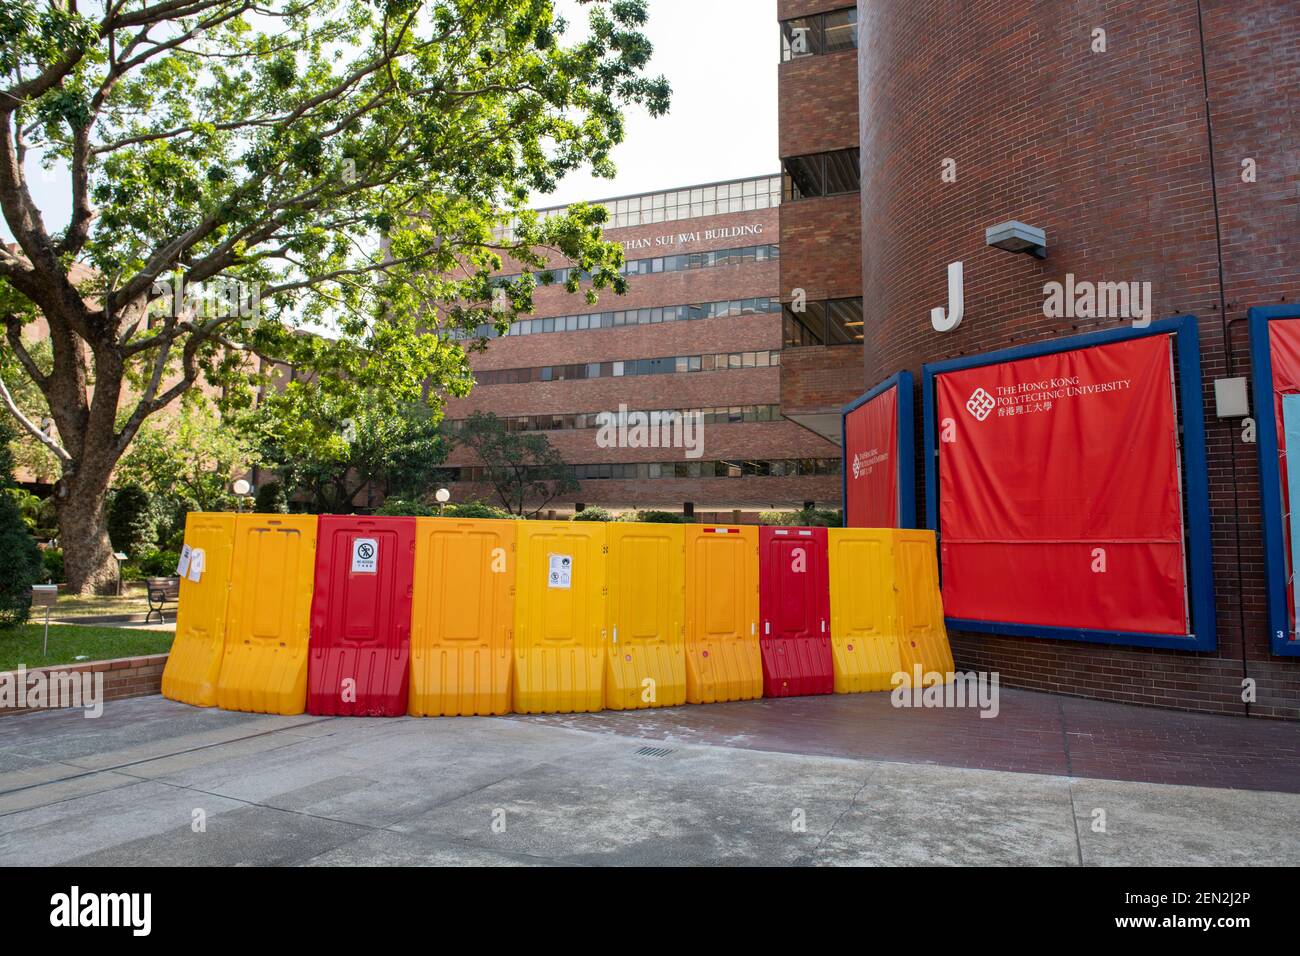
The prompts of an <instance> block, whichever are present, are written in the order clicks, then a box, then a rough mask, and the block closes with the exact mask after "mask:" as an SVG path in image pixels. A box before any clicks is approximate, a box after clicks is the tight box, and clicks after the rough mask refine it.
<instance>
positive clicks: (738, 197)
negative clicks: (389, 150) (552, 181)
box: [446, 176, 840, 521]
mask: <svg viewBox="0 0 1300 956" xmlns="http://www.w3.org/2000/svg"><path fill="white" fill-rule="evenodd" d="M603 202H604V204H605V205H606V206H607V207H608V208H609V211H610V214H611V218H610V221H609V225H608V227H607V228H606V230H605V236H606V238H607V239H610V240H613V241H617V242H621V243H622V244H623V247H624V250H625V255H626V260H627V263H626V267H625V271H626V273H627V274H628V276H629V278H630V285H631V288H630V290H629V291H628V293H627V294H626V295H623V296H616V295H613V294H612V293H606V294H604V295H602V296H601V300H600V302H599V303H597V304H596V305H595V306H588V305H587V304H586V303H585V302H584V301H583V300H582V299H580V298H579V297H577V296H574V295H571V294H569V293H567V292H566V291H565V290H564V289H563V288H562V287H561V286H559V285H558V284H557V285H552V286H548V287H542V288H539V289H538V290H537V292H536V294H535V296H534V305H535V310H534V312H533V313H532V314H531V315H529V316H522V317H520V318H519V320H518V321H516V322H515V324H514V325H513V327H512V328H511V331H510V334H509V335H507V336H504V337H499V338H494V339H492V341H490V342H489V343H488V346H487V349H486V351H484V352H481V353H476V354H475V355H473V356H472V359H471V360H472V363H473V366H474V370H475V377H476V380H477V384H476V385H475V387H474V390H473V391H472V392H471V393H470V395H468V396H466V397H465V398H458V399H451V400H449V401H448V403H447V408H446V420H447V421H448V423H449V427H450V428H451V429H453V430H454V429H455V428H456V427H457V426H458V423H459V422H461V421H463V420H464V419H465V418H466V417H467V416H469V415H470V414H472V413H474V412H475V411H480V410H481V411H490V412H493V413H495V414H496V415H497V416H498V417H500V418H502V419H505V420H506V422H507V425H508V427H511V428H516V429H520V430H533V431H544V432H545V433H546V435H547V438H548V439H549V441H550V442H551V444H552V445H553V446H554V447H555V448H556V449H557V450H558V451H559V453H560V454H561V456H562V457H563V458H564V460H565V462H566V463H568V464H569V466H570V467H572V468H573V470H574V476H575V477H576V478H577V479H578V482H579V490H578V491H577V492H575V493H573V494H572V495H566V496H565V497H564V498H563V499H557V500H555V501H553V502H550V503H548V505H547V510H548V511H551V510H553V511H554V512H555V513H556V514H557V515H564V514H571V513H572V512H573V511H574V510H576V509H577V508H578V507H579V506H584V507H585V506H587V505H599V506H602V507H606V508H610V509H615V510H632V509H658V510H667V511H683V510H686V511H692V512H694V513H695V514H696V515H699V516H701V517H710V516H717V517H718V518H725V519H727V520H741V521H753V520H756V518H757V514H758V512H759V511H764V510H784V509H790V508H798V507H800V506H801V505H803V504H804V503H806V502H814V503H816V504H817V505H818V506H826V507H836V506H838V502H839V497H840V485H839V483H840V479H839V472H840V466H839V449H838V447H837V445H836V444H834V443H833V442H830V441H827V440H826V439H824V438H822V437H820V436H819V435H817V434H815V433H813V432H811V431H809V430H808V429H806V428H804V427H801V426H800V425H799V424H796V423H795V422H792V421H789V420H787V419H784V418H783V417H782V416H781V415H780V413H779V410H778V409H779V405H780V387H781V386H780V374H781V372H780V361H781V341H782V335H781V328H782V322H781V306H780V300H779V294H778V290H779V289H780V285H781V280H780V267H781V262H782V258H781V249H780V242H779V241H778V236H779V227H778V211H779V206H780V180H779V179H778V178H777V177H774V176H764V177H760V178H757V179H746V180H739V181H735V182H727V183H714V184H710V185H705V186H692V187H688V188H682V189H676V190H670V191H667V192H659V193H649V194H644V195H637V196H627V197H622V198H618V199H610V200H604V201H603ZM507 268H508V267H507ZM649 412H659V413H664V412H678V413H683V414H694V415H696V416H698V417H696V418H695V421H696V422H698V423H699V433H698V435H696V434H695V433H694V432H693V431H688V430H682V431H681V432H680V437H681V438H682V442H681V443H680V444H678V445H677V446H676V447H663V446H662V444H661V445H660V446H659V447H655V446H653V445H651V446H648V447H633V446H634V445H639V444H640V443H639V442H638V441H637V439H636V438H635V437H632V433H631V431H628V432H626V433H625V436H624V437H625V439H626V440H624V441H622V442H616V443H615V444H613V445H610V444H609V442H608V441H607V440H605V439H604V438H602V430H601V428H600V427H599V426H600V425H601V424H602V423H604V422H608V421H612V422H614V423H617V422H618V421H619V420H620V419H619V418H618V417H617V416H619V415H620V414H621V413H625V414H626V416H627V418H626V420H627V422H628V424H629V425H631V426H633V427H635V426H636V424H637V419H636V418H633V417H632V416H633V415H635V413H649ZM602 415H611V416H614V418H613V419H602V418H599V417H598V416H602ZM683 422H684V423H685V419H683ZM607 437H608V434H607ZM688 443H689V447H686V446H687V444H688ZM448 465H449V466H450V467H452V468H455V469H457V476H458V478H459V480H457V481H456V482H455V483H454V484H453V485H452V486H451V488H450V490H451V492H452V500H455V501H464V500H473V499H478V500H482V501H487V502H491V501H493V492H492V489H491V488H490V487H489V486H488V485H487V484H485V483H484V482H483V481H482V480H481V478H482V476H481V471H480V470H479V467H478V463H477V462H476V460H475V459H474V457H473V455H472V453H471V452H470V451H469V450H468V449H465V448H458V449H456V450H455V451H454V452H453V453H452V456H451V457H450V459H449V460H448Z"/></svg>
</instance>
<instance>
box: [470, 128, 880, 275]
mask: <svg viewBox="0 0 1300 956" xmlns="http://www.w3.org/2000/svg"><path fill="white" fill-rule="evenodd" d="M855 152H856V150H855ZM780 255H781V252H780V247H778V246H775V245H762V246H739V247H737V248H735V249H714V250H713V251H711V252H685V253H681V254H680V255H675V256H655V257H654V258H652V259H627V260H625V261H624V263H623V268H622V270H621V271H622V273H623V274H624V275H632V276H645V275H653V274H656V273H659V272H684V271H686V270H689V269H710V268H712V267H713V266H732V265H738V264H739V263H742V262H766V261H767V260H769V259H777V258H780ZM545 271H546V272H547V273H549V274H550V276H551V278H552V281H553V282H556V283H562V282H566V281H568V278H569V274H570V273H571V272H577V274H578V281H579V282H586V281H588V280H590V279H591V273H589V272H586V271H584V270H581V269H576V268H572V267H569V266H564V267H562V268H558V269H549V270H545ZM522 274H523V273H520V272H516V273H513V274H511V275H503V276H495V277H493V280H492V281H493V282H494V283H498V284H500V283H505V282H513V281H514V280H515V279H518V278H519V277H520V276H521V275H522ZM542 274H543V273H542V272H538V273H537V275H542Z"/></svg>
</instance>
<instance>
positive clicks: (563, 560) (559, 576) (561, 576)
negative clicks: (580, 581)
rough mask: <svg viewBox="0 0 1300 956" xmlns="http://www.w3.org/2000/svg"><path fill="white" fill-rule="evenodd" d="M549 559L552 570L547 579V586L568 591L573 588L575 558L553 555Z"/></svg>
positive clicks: (566, 555)
mask: <svg viewBox="0 0 1300 956" xmlns="http://www.w3.org/2000/svg"><path fill="white" fill-rule="evenodd" d="M549 557H550V570H549V573H548V575H547V578H546V586H547V587H552V588H564V589H566V590H568V589H569V588H571V587H572V586H573V556H572V555H569V554H552V555H549Z"/></svg>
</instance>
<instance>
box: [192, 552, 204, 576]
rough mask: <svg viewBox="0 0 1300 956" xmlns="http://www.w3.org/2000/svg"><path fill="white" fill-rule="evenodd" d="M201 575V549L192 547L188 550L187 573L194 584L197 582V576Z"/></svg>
mask: <svg viewBox="0 0 1300 956" xmlns="http://www.w3.org/2000/svg"><path fill="white" fill-rule="evenodd" d="M202 575H203V549H202V548H193V549H192V550H191V551H190V573H189V577H190V580H191V581H193V582H194V583H195V584H197V583H198V581H199V578H200V577H202Z"/></svg>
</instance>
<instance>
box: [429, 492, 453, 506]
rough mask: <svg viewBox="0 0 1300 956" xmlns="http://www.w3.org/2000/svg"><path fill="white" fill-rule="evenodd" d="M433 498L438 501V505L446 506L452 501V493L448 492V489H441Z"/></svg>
mask: <svg viewBox="0 0 1300 956" xmlns="http://www.w3.org/2000/svg"><path fill="white" fill-rule="evenodd" d="M433 497H434V498H436V499H437V500H438V504H440V505H445V504H446V503H447V502H448V501H450V500H451V492H450V491H448V490H447V489H446V488H439V489H438V490H437V491H435V492H434V493H433Z"/></svg>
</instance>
